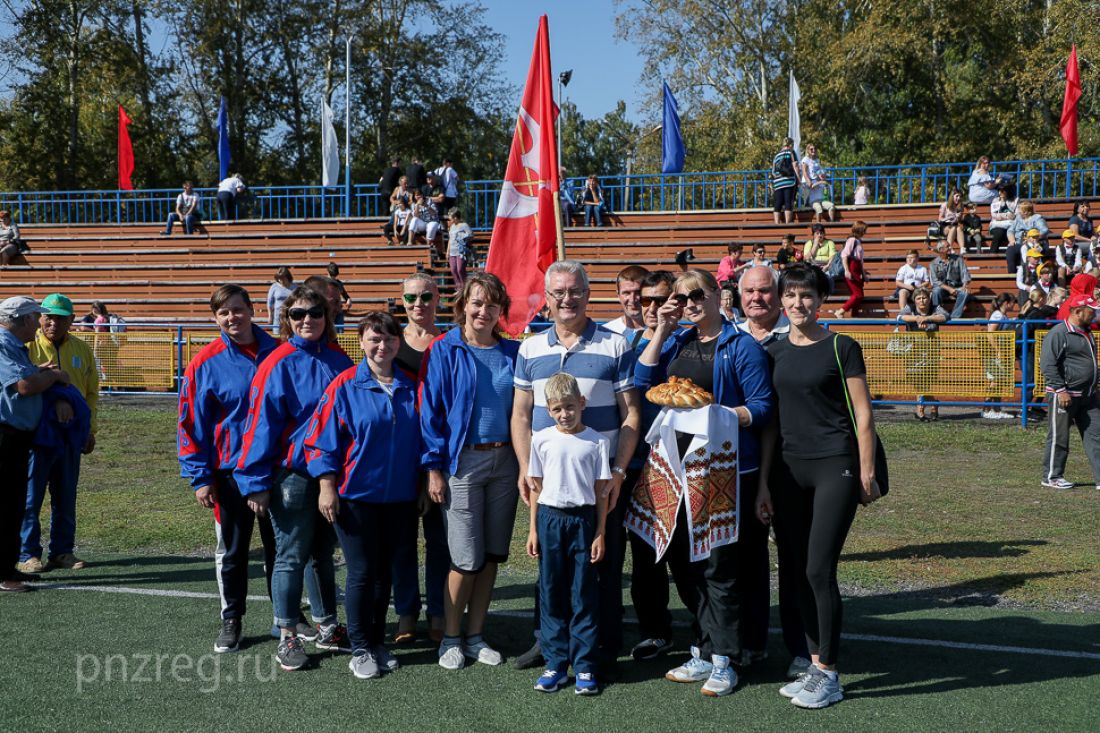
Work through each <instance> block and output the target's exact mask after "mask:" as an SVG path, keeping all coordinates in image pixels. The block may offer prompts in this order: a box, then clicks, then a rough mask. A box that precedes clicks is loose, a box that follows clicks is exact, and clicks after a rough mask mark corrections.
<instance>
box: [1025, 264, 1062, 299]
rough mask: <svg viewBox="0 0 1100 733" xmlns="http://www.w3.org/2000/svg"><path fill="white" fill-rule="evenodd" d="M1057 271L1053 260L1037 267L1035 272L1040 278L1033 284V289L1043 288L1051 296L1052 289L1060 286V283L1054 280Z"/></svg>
mask: <svg viewBox="0 0 1100 733" xmlns="http://www.w3.org/2000/svg"><path fill="white" fill-rule="evenodd" d="M1055 271H1056V270H1055V267H1054V263H1053V262H1044V263H1042V264H1041V265H1039V266H1038V267H1036V268H1035V274H1036V275H1037V276H1038V279H1037V280H1036V281H1035V284H1034V285H1032V286H1031V289H1032V290H1042V291H1043V293H1045V294H1046V295H1047V297H1048V298H1049V297H1050V291H1051V289H1052V288H1056V287H1058V284H1057V283H1056V282H1054V274H1055Z"/></svg>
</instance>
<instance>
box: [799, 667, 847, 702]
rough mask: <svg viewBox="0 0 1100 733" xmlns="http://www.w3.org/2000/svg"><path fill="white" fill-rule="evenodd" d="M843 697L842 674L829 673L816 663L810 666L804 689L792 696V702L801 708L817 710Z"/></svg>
mask: <svg viewBox="0 0 1100 733" xmlns="http://www.w3.org/2000/svg"><path fill="white" fill-rule="evenodd" d="M792 684H793V683H792ZM843 699H844V691H843V690H842V689H841V687H840V675H838V674H836V673H833V674H832V675H828V674H826V673H825V671H824V670H822V669H821V668H820V667H818V666H816V665H814V666H812V667H810V674H809V676H808V677H807V678H806V681H805V683H803V685H802V689H801V690H799V692H798V694H797V695H795V696H794V697H792V698H791V703H792V704H794V705H797V706H798V707H800V708H807V709H810V710H817V709H818V708H827V707H829V706H830V705H832V704H833V703H838V702H840V701H841V700H843Z"/></svg>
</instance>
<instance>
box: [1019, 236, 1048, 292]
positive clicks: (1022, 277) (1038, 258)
mask: <svg viewBox="0 0 1100 733" xmlns="http://www.w3.org/2000/svg"><path fill="white" fill-rule="evenodd" d="M1042 263H1043V250H1041V249H1039V248H1038V247H1033V248H1030V249H1028V250H1027V255H1026V257H1025V259H1024V261H1023V262H1022V263H1021V264H1020V265H1019V266H1018V267H1017V268H1016V290H1017V291H1018V292H1017V294H1016V299H1017V301H1018V302H1019V303H1020V304H1021V305H1023V302H1024V301H1025V300H1027V294H1028V293H1029V292H1031V286H1032V285H1034V284H1035V283H1037V282H1039V265H1041V264H1042ZM1044 292H1045V291H1044Z"/></svg>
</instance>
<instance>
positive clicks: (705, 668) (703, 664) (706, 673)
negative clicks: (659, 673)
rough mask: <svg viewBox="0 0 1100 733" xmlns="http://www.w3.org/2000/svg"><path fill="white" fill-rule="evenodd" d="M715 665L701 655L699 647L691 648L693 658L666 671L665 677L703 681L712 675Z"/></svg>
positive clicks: (675, 679)
mask: <svg viewBox="0 0 1100 733" xmlns="http://www.w3.org/2000/svg"><path fill="white" fill-rule="evenodd" d="M713 669H714V665H713V664H711V663H710V662H708V661H707V660H705V659H703V658H702V657H701V656H699V647H697V646H693V647H692V648H691V659H689V660H687V661H686V662H684V663H683V664H681V665H680V666H679V667H676V668H675V669H670V670H669V671H668V672H666V673H665V679H666V680H670V681H672V682H702V681H703V680H705V679H707V678H708V677H710V673H711V671H712V670H713Z"/></svg>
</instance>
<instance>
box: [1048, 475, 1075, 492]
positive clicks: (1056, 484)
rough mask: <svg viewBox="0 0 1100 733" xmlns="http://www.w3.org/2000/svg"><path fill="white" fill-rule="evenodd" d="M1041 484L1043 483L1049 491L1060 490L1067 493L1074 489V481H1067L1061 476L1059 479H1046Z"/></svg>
mask: <svg viewBox="0 0 1100 733" xmlns="http://www.w3.org/2000/svg"><path fill="white" fill-rule="evenodd" d="M1041 483H1042V485H1043V486H1045V487H1047V488H1048V489H1058V490H1059V491H1065V490H1066V489H1072V488H1073V482H1072V481H1066V480H1065V479H1064V478H1062V477H1061V476H1059V477H1058V478H1051V479H1046V480H1045V481H1042V482H1041Z"/></svg>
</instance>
